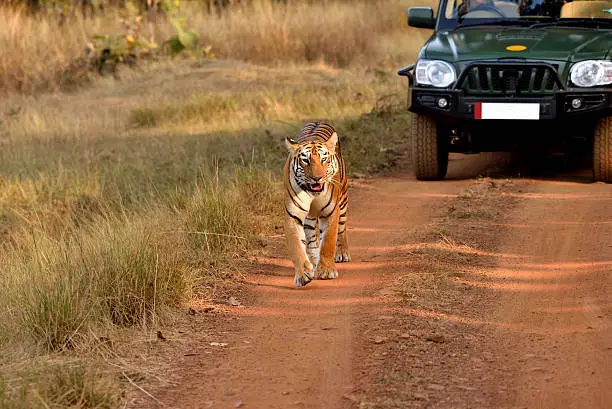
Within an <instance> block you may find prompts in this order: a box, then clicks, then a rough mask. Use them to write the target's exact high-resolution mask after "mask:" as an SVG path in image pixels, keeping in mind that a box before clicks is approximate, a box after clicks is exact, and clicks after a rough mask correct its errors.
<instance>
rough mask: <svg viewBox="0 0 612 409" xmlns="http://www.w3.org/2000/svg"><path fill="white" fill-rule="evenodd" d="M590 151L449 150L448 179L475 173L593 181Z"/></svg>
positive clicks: (473, 175)
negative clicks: (554, 152)
mask: <svg viewBox="0 0 612 409" xmlns="http://www.w3.org/2000/svg"><path fill="white" fill-rule="evenodd" d="M591 166H592V163H591V157H590V155H587V154H584V153H579V154H546V153H542V152H527V151H523V152H483V153H479V154H474V155H463V154H458V153H451V154H450V158H449V169H448V175H447V179H450V180H461V179H471V178H476V177H492V178H530V179H541V180H554V181H560V182H572V183H593V172H592V169H591Z"/></svg>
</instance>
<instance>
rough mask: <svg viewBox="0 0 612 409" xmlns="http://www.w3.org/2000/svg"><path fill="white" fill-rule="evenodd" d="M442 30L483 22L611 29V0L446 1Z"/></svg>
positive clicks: (442, 16) (538, 26)
mask: <svg viewBox="0 0 612 409" xmlns="http://www.w3.org/2000/svg"><path fill="white" fill-rule="evenodd" d="M441 10H442V15H441V18H440V22H439V28H440V29H454V28H458V27H471V26H481V25H503V26H520V27H533V28H540V27H549V26H572V27H585V28H608V29H610V28H612V0H574V1H564V0H445V1H444V2H443V4H442V7H441Z"/></svg>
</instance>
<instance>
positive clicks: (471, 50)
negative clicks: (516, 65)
mask: <svg viewBox="0 0 612 409" xmlns="http://www.w3.org/2000/svg"><path fill="white" fill-rule="evenodd" d="M510 45H522V46H525V47H526V48H525V49H524V50H523V51H508V50H506V47H508V46H510ZM611 46H612V31H602V30H594V29H586V28H575V27H543V28H540V29H529V28H524V27H516V28H514V27H512V28H508V27H503V28H502V27H499V26H485V27H483V26H479V27H470V28H467V27H466V28H459V29H456V30H453V31H439V32H436V33H434V34H433V36H432V37H431V38H430V39H429V41H428V42H427V44H426V45H425V47H424V48H423V49H422V50H421V54H420V55H419V58H429V59H441V60H446V61H449V62H454V63H462V62H469V61H475V60H486V59H499V58H512V57H514V58H521V59H527V60H547V61H559V62H567V63H573V62H575V61H580V60H589V59H604V58H606V56H608V54H609V52H610V48H611ZM459 65H463V64H459Z"/></svg>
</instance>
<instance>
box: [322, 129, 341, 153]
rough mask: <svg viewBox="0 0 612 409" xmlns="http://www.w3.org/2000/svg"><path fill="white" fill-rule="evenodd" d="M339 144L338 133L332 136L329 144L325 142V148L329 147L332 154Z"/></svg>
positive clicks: (328, 141)
mask: <svg viewBox="0 0 612 409" xmlns="http://www.w3.org/2000/svg"><path fill="white" fill-rule="evenodd" d="M337 144H338V133H336V132H334V133H333V134H332V136H330V137H329V139H328V140H327V142H325V146H327V149H329V150H330V151H331V152H335V151H336V145H337Z"/></svg>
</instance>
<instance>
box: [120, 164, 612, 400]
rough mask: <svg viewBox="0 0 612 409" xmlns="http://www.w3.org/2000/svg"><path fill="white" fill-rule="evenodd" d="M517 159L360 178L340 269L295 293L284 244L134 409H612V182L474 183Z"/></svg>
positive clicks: (198, 320) (199, 320)
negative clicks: (432, 174)
mask: <svg viewBox="0 0 612 409" xmlns="http://www.w3.org/2000/svg"><path fill="white" fill-rule="evenodd" d="M506 160H507V158H505V157H502V156H499V155H497V156H496V155H481V156H471V157H462V158H461V159H460V160H453V161H451V167H450V180H446V181H444V182H437V183H432V182H417V181H415V180H414V179H413V178H412V177H408V176H402V177H397V178H388V179H381V180H377V181H374V182H372V181H370V182H363V183H354V184H353V186H352V189H351V196H350V200H351V202H350V203H351V208H350V209H351V210H350V220H349V224H350V236H349V239H350V245H351V251H352V255H353V260H354V261H353V262H351V263H346V264H342V265H340V268H339V271H340V278H339V279H338V280H332V281H315V282H313V283H311V284H309V285H308V286H307V287H305V288H302V289H296V288H294V287H293V282H292V280H291V276H292V269H291V267H290V264H289V262H288V260H287V259H286V257H285V253H284V247H283V242H282V240H281V238H280V237H278V238H276V239H274V240H275V241H274V243H275V245H273V246H271V247H274V248H275V249H276V250H275V251H276V252H277V253H275V252H274V251H270V252H269V253H270V254H269V255H268V256H267V257H263V258H260V259H259V261H258V265H257V268H256V271H253V273H252V274H248V275H247V277H246V280H247V282H248V283H249V286H248V287H249V288H250V291H249V294H250V296H248V297H247V296H245V298H244V299H243V303H244V305H243V306H240V307H233V308H229V307H227V308H225V309H224V311H225V312H223V313H221V314H217V315H215V316H214V317H211V316H210V315H207V314H198V315H197V316H196V317H194V318H193V322H192V327H191V330H190V331H189V332H190V334H189V340H188V341H183V342H182V343H177V344H176V345H174V346H173V347H172V348H169V349H168V350H167V352H166V354H167V357H166V359H167V360H168V361H169V362H170V367H171V368H172V369H173V370H172V371H170V373H169V374H168V376H169V379H172V380H173V384H172V385H171V386H165V387H159V388H152V389H151V390H150V393H151V394H152V395H154V396H155V400H153V399H151V398H149V397H147V396H145V395H144V394H140V393H139V392H138V393H137V395H135V397H134V398H133V399H132V401H131V404H130V407H135V408H136V407H171V408H181V409H183V408H184V409H187V408H209V407H210V408H234V407H246V408H294V407H295V408H330V409H342V408H378V407H380V408H412V407H414V408H425V407H427V408H449V409H450V408H452V409H458V408H555V409H559V408H585V409H586V408H589V409H594V408H610V407H612V274H611V272H612V190H611V188H610V186H609V185H603V184H588V183H582V182H584V180H582V179H580V177H578V178H577V179H576V178H574V179H573V180H571V181H565V182H564V181H554V180H552V181H551V180H538V181H536V180H524V179H523V180H521V179H515V180H512V181H511V182H508V181H505V180H502V179H494V180H492V181H491V180H484V181H483V180H481V181H474V179H470V178H472V177H474V176H476V175H478V174H479V173H481V172H482V171H484V170H486V169H491V168H496V167H500V166H503V164H504V163H505V162H506ZM558 179H559V178H558Z"/></svg>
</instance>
